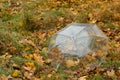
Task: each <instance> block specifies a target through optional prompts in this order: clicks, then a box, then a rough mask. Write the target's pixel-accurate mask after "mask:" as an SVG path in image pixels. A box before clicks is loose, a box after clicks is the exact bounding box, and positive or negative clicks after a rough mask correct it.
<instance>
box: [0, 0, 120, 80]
mask: <svg viewBox="0 0 120 80" xmlns="http://www.w3.org/2000/svg"><path fill="white" fill-rule="evenodd" d="M78 1H79V0H76V1H74V0H73V2H71V3H68V2H67V1H65V0H61V1H54V0H53V1H51V2H50V1H47V0H46V1H45V0H44V1H33V0H29V1H24V0H21V1H19V0H18V1H17V0H13V1H10V2H9V1H8V0H2V1H1V2H0V4H2V5H1V6H0V56H2V57H1V58H0V62H1V64H0V74H1V75H3V74H4V75H12V72H13V71H14V70H15V68H14V64H16V65H17V68H18V69H20V70H21V66H22V65H24V63H26V62H33V63H34V64H35V67H36V69H37V70H36V72H35V75H34V77H38V78H41V79H42V78H43V79H44V78H49V77H50V78H51V80H56V79H59V80H66V79H76V78H79V77H81V75H78V76H76V77H75V76H74V74H70V73H69V70H73V72H75V71H77V69H78V70H79V69H81V67H82V68H83V66H81V65H78V66H75V67H72V68H71V69H67V68H65V66H64V65H61V66H60V68H59V69H58V71H55V70H54V67H53V66H52V63H54V62H52V63H49V64H46V63H45V62H44V67H42V66H40V65H39V64H38V62H37V61H35V60H34V59H33V58H32V57H30V59H28V58H26V57H25V56H28V55H29V54H33V53H35V54H39V55H40V56H42V57H43V61H45V60H46V59H49V56H48V55H47V47H48V44H49V39H50V36H51V35H52V34H54V33H55V32H56V31H58V30H59V29H61V28H63V27H65V26H66V25H68V24H69V23H71V22H79V23H91V22H93V21H94V20H95V22H96V24H98V26H99V27H100V29H101V30H103V31H104V30H106V32H105V33H106V35H108V37H111V35H110V33H109V32H111V34H114V36H118V37H119V35H118V33H117V32H112V30H114V29H116V30H118V29H119V27H117V26H120V24H118V23H116V22H119V16H118V15H117V16H116V15H115V14H119V12H120V11H119V10H118V8H119V4H116V3H114V2H113V3H112V2H111V1H108V2H102V1H99V2H98V3H95V2H94V1H93V0H91V1H82V2H81V3H79V2H78ZM8 4H9V5H8ZM109 4H111V5H113V6H110V5H109ZM105 5H106V6H105ZM112 10H113V11H112ZM113 23H114V24H113ZM109 29H110V30H109ZM44 33H45V36H44V35H43V34H44ZM29 40H31V43H28V42H27V41H29ZM111 40H112V41H115V42H116V43H113V44H111V48H112V49H111V50H110V52H109V53H108V55H107V57H106V62H103V63H102V64H101V66H100V67H101V68H109V67H110V66H114V67H115V68H119V67H120V66H119V65H120V58H119V56H118V55H119V52H118V51H117V50H118V48H117V47H115V44H117V43H119V41H116V39H115V38H111ZM112 41H111V43H112ZM33 45H34V46H33ZM117 45H118V44H117ZM6 53H8V55H6ZM9 55H12V57H10V58H6V57H5V58H4V57H3V56H9ZM81 63H82V62H81ZM2 68H3V69H2ZM42 69H43V70H46V71H45V72H46V73H45V72H44V71H43V72H42ZM52 69H53V70H52ZM66 70H68V72H65V71H66ZM53 72H55V73H53ZM78 72H79V71H78ZM80 73H82V72H80ZM48 74H51V75H48ZM86 74H87V73H86ZM20 76H21V75H20ZM104 76H105V75H102V74H99V73H98V74H93V75H90V78H89V79H88V80H105V77H104ZM18 77H19V76H18ZM22 77H23V73H22ZM26 79H27V78H26Z"/></svg>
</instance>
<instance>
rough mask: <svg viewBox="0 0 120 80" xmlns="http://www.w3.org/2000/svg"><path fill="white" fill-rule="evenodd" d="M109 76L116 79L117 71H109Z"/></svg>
mask: <svg viewBox="0 0 120 80" xmlns="http://www.w3.org/2000/svg"><path fill="white" fill-rule="evenodd" d="M107 75H108V76H109V77H114V76H115V71H114V70H111V71H107Z"/></svg>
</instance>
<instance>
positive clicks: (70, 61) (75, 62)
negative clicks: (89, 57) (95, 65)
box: [65, 60, 79, 68]
mask: <svg viewBox="0 0 120 80" xmlns="http://www.w3.org/2000/svg"><path fill="white" fill-rule="evenodd" d="M78 63H79V61H73V60H66V62H65V64H66V66H67V67H68V68H69V67H72V66H76V65H78Z"/></svg>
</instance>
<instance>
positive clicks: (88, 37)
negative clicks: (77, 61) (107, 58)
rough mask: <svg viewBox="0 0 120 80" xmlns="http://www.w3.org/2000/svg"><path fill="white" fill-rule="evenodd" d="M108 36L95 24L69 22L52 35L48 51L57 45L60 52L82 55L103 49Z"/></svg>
mask: <svg viewBox="0 0 120 80" xmlns="http://www.w3.org/2000/svg"><path fill="white" fill-rule="evenodd" d="M107 42H108V37H107V36H106V35H105V34H104V33H103V32H102V31H101V30H100V29H99V28H98V27H97V25H96V24H80V23H71V24H70V25H68V26H67V27H65V28H63V29H61V30H60V31H58V32H56V33H55V34H53V35H52V37H51V39H50V44H49V48H48V51H50V50H51V49H52V48H54V47H57V48H58V49H59V50H60V51H61V53H63V54H70V55H77V56H79V57H82V56H84V55H86V54H88V53H90V52H93V51H96V50H100V49H105V48H104V47H105V46H106V45H107Z"/></svg>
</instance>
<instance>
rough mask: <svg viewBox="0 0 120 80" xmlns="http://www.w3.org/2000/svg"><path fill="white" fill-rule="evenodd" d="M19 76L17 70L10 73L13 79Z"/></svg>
mask: <svg viewBox="0 0 120 80" xmlns="http://www.w3.org/2000/svg"><path fill="white" fill-rule="evenodd" d="M19 74H20V71H19V70H14V72H13V73H12V76H13V77H17V76H18V75H19Z"/></svg>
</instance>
